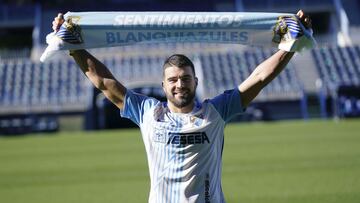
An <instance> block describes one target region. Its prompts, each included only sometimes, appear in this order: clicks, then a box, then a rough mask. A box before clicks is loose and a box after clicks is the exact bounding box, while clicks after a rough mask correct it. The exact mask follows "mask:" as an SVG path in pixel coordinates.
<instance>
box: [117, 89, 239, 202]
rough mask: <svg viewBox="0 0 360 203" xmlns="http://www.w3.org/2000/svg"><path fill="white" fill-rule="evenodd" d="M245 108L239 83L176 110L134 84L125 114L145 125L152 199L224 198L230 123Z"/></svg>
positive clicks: (210, 200) (142, 128)
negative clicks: (183, 110) (137, 90)
mask: <svg viewBox="0 0 360 203" xmlns="http://www.w3.org/2000/svg"><path fill="white" fill-rule="evenodd" d="M241 112H243V108H242V107H241V100H240V93H239V90H238V89H237V88H235V89H233V90H228V91H225V92H224V93H223V94H221V95H219V96H217V97H215V98H213V99H209V100H205V101H204V102H202V103H196V105H195V106H194V109H193V111H192V112H190V113H186V114H184V113H172V112H170V110H169V108H168V107H167V103H166V102H159V101H158V100H156V99H154V98H149V97H146V96H143V95H140V94H137V93H134V92H132V91H130V90H128V91H127V93H126V97H125V105H124V109H123V110H122V111H121V115H122V116H123V117H126V118H129V119H131V120H132V121H133V122H135V123H136V124H137V125H139V127H140V129H141V133H142V138H143V141H144V144H145V148H146V153H147V160H148V165H149V172H150V180H151V189H150V196H149V203H187V202H188V203H190V202H191V203H195V202H201V203H208V202H214V203H222V202H225V200H224V195H223V192H222V188H221V167H222V151H223V146H224V127H225V124H226V122H228V121H229V120H230V119H231V118H232V117H233V116H234V115H236V114H238V113H241Z"/></svg>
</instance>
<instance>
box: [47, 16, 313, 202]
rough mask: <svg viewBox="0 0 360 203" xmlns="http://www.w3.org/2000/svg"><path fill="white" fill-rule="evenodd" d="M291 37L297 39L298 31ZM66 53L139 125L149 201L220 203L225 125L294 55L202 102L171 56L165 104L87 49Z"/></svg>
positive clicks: (189, 73)
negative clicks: (116, 73) (126, 83)
mask: <svg viewBox="0 0 360 203" xmlns="http://www.w3.org/2000/svg"><path fill="white" fill-rule="evenodd" d="M297 15H298V17H299V19H300V21H301V22H302V23H303V24H304V26H305V27H310V26H311V22H310V19H309V18H308V17H307V16H305V15H304V13H303V12H302V11H299V12H298V14H297ZM63 22H64V20H63V19H62V17H61V15H60V16H59V17H57V18H55V20H54V22H53V29H54V31H55V32H56V31H58V29H59V27H60V25H61V24H62V23H63ZM298 23H300V22H298ZM291 26H293V25H291ZM297 27H298V26H295V28H294V29H293V30H292V32H293V33H292V34H294V32H296V31H297V29H298V28H297ZM295 34H296V36H297V35H301V30H298V33H295ZM70 55H72V56H73V57H74V59H75V61H76V62H77V63H78V65H79V67H80V68H81V70H82V71H83V72H84V73H85V75H86V76H87V77H88V78H89V80H90V81H91V82H92V83H93V84H94V85H95V86H96V87H97V88H98V89H100V90H101V91H102V92H103V93H104V95H105V96H106V97H107V98H108V99H109V100H110V101H112V102H113V103H114V104H115V105H116V106H117V107H118V108H119V109H120V110H121V115H122V116H123V117H126V118H129V119H131V120H132V121H133V122H135V123H136V124H137V125H138V126H139V127H140V130H141V134H142V138H143V141H144V145H145V149H146V154H147V159H148V165H149V172H150V180H151V189H150V195H149V202H150V203H177V202H179V203H187V202H189V203H195V202H197V203H204V202H205V203H208V202H214V203H223V202H225V198H224V195H223V192H222V188H221V171H222V151H223V146H224V128H225V125H226V124H227V123H228V122H229V121H230V120H231V118H233V117H234V116H235V115H237V114H240V113H242V112H243V111H244V109H245V108H246V107H247V106H248V105H249V103H250V102H251V101H252V100H253V99H254V98H255V97H256V95H258V93H259V92H260V91H261V89H262V88H264V87H265V86H266V85H267V84H268V83H269V82H270V81H272V80H273V79H274V78H275V77H276V76H277V75H278V74H279V73H280V72H281V71H282V70H283V69H284V68H285V66H286V65H287V64H288V62H289V60H290V59H291V58H292V57H293V55H294V53H293V52H286V51H283V50H279V51H278V52H277V53H275V54H274V55H272V56H271V57H269V58H268V59H266V60H265V61H264V62H262V63H261V64H260V65H258V66H257V67H256V68H255V70H254V71H253V73H252V74H251V75H250V76H249V77H248V78H247V79H246V80H245V81H244V82H242V83H241V84H240V85H239V86H237V87H234V89H231V90H227V91H225V92H224V93H222V94H220V95H218V96H216V97H214V98H212V99H208V100H205V101H203V102H196V100H195V91H196V88H197V84H198V79H197V77H196V75H195V71H194V64H193V63H192V62H191V60H190V59H189V58H187V57H186V56H184V55H180V54H175V55H172V56H170V57H169V58H168V59H167V60H166V61H165V62H164V65H163V81H162V86H163V90H164V92H165V94H166V98H167V102H160V101H158V100H156V99H154V98H151V97H147V96H144V95H141V94H137V93H135V92H133V91H131V90H128V89H126V88H125V86H123V84H121V83H120V82H119V81H118V80H117V79H116V78H115V77H114V76H113V75H112V74H111V72H110V71H109V70H108V69H107V68H106V67H105V66H104V65H103V64H102V63H101V62H100V61H98V60H97V59H96V58H95V57H94V56H92V55H91V54H89V53H88V52H87V51H85V50H75V51H70ZM219 68H221V67H219ZM205 71H206V70H205Z"/></svg>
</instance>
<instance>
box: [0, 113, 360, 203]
mask: <svg viewBox="0 0 360 203" xmlns="http://www.w3.org/2000/svg"><path fill="white" fill-rule="evenodd" d="M223 162H224V163H223V190H224V193H225V197H226V199H227V202H229V203H233V202H244V203H249V202H250V203H255V202H257V203H267V202H269V203H270V202H271V203H310V202H311V203H332V202H333V203H335V202H336V203H348V202H354V203H355V202H357V203H358V202H360V120H358V119H357V120H345V121H340V122H337V123H335V122H334V121H309V122H304V121H288V122H273V123H244V124H231V125H229V126H228V127H227V128H226V132H225V148H224V155H223ZM148 190H149V177H148V170H147V165H146V156H145V151H144V147H143V144H142V141H141V138H140V132H139V131H138V130H117V131H99V132H71V133H69V132H67V133H65V132H64V133H58V134H50V135H47V134H46V135H35V136H20V137H11V138H10V137H0V202H1V203H20V202H21V203H33V202H34V203H35V202H36V203H64V202H74V203H75V202H76V203H93V202H96V203H99V202H107V203H110V202H117V203H119V202H130V203H136V202H141V203H143V202H147V196H148Z"/></svg>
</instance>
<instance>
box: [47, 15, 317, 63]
mask: <svg viewBox="0 0 360 203" xmlns="http://www.w3.org/2000/svg"><path fill="white" fill-rule="evenodd" d="M64 19H65V22H64V23H63V24H62V25H61V27H60V29H59V31H57V32H53V33H50V34H48V35H47V37H46V42H47V44H48V46H47V48H46V49H45V51H44V53H43V54H42V56H41V57H40V61H42V62H44V61H45V60H47V59H48V58H50V57H51V56H52V55H53V54H54V53H56V52H57V51H60V50H76V49H89V48H101V47H114V46H125V45H132V44H136V43H161V42H203V43H231V44H242V45H251V46H260V47H271V46H274V45H277V46H278V48H279V49H282V50H285V51H301V50H303V49H307V48H312V47H313V46H314V45H315V40H314V38H313V36H312V30H311V29H307V28H305V27H304V26H303V25H302V24H301V22H300V20H299V19H298V17H297V16H296V15H294V14H287V13H262V12H68V13H66V14H65V15H64Z"/></svg>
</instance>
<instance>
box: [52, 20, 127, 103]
mask: <svg viewBox="0 0 360 203" xmlns="http://www.w3.org/2000/svg"><path fill="white" fill-rule="evenodd" d="M63 22H64V19H63V15H62V14H61V13H60V14H59V15H58V16H57V17H56V18H55V19H54V21H53V27H52V28H53V30H54V31H55V32H57V31H58V30H59V28H60V26H61V24H62V23H63ZM70 55H71V56H72V57H73V58H74V59H75V61H76V63H77V64H78V65H79V67H80V69H81V70H82V71H83V72H84V74H85V75H86V76H87V77H88V78H89V80H90V81H91V83H92V84H93V85H94V86H95V87H96V88H98V89H99V90H101V91H102V92H103V93H104V95H105V96H106V97H107V98H108V99H109V100H110V101H111V102H112V103H114V104H115V105H116V106H117V107H118V108H120V109H122V108H123V107H124V97H125V94H126V88H125V87H124V86H123V85H122V84H121V83H120V82H119V81H118V80H116V78H115V77H114V76H113V74H112V73H111V72H110V71H109V69H108V68H107V67H106V66H105V65H104V64H103V63H101V62H100V61H99V60H98V59H96V58H95V57H94V56H92V55H91V54H90V53H89V52H87V51H86V50H74V51H70Z"/></svg>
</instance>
